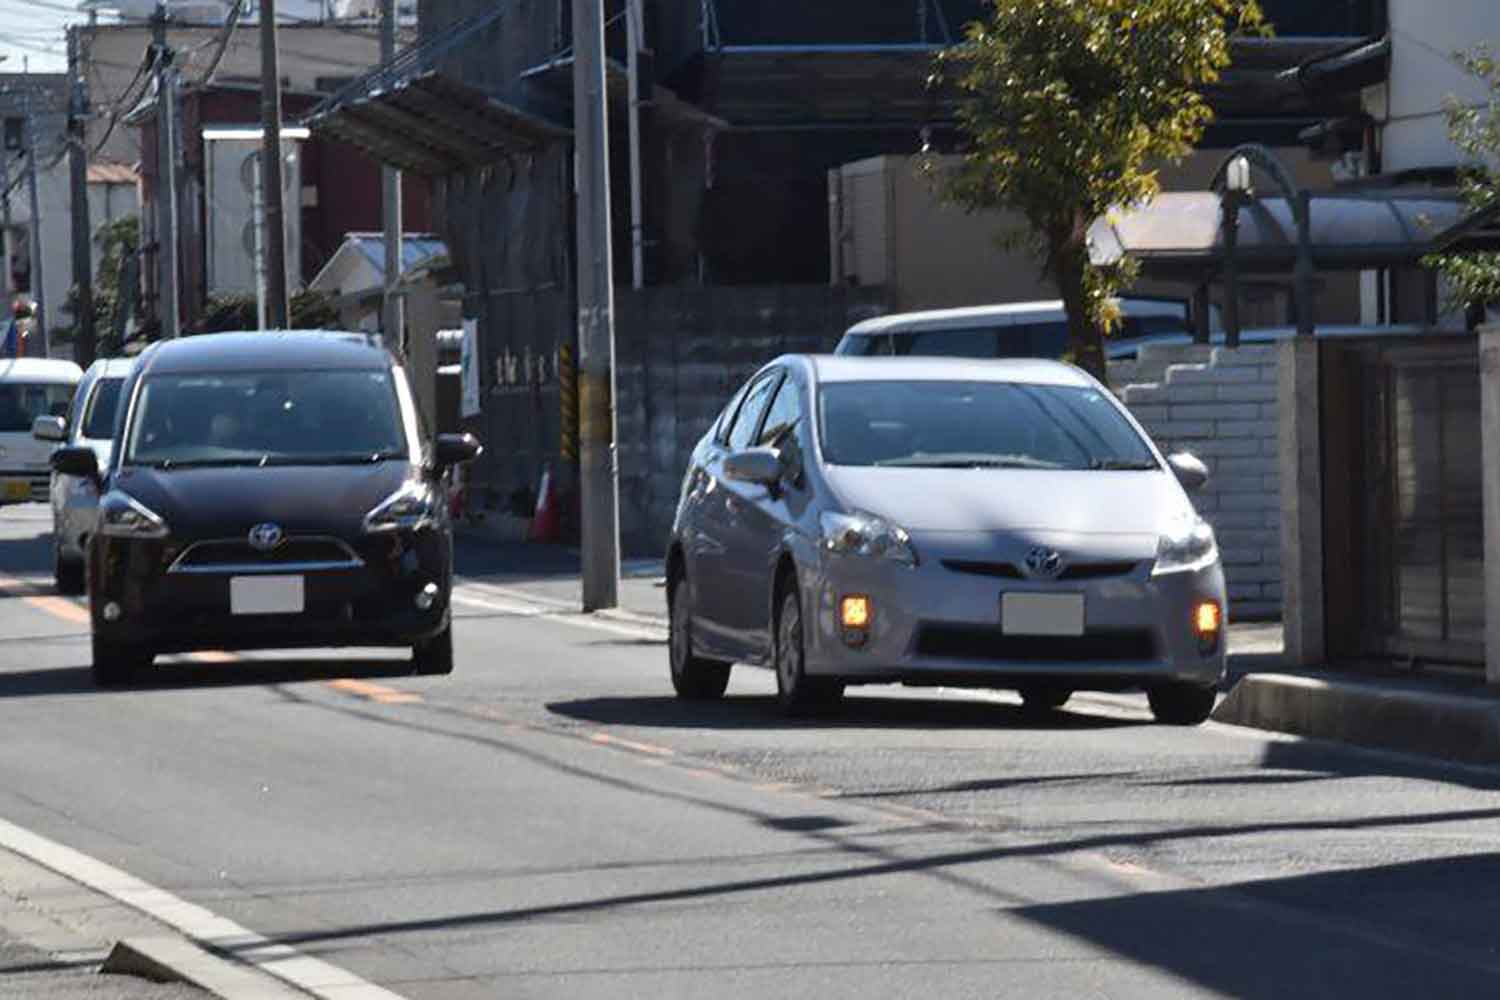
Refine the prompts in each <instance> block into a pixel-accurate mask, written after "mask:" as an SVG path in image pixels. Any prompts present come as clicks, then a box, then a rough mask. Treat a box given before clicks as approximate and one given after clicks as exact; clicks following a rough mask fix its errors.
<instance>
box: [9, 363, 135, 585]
mask: <svg viewBox="0 0 1500 1000" xmlns="http://www.w3.org/2000/svg"><path fill="white" fill-rule="evenodd" d="M134 364H135V359H133V358H110V359H107V360H100V361H95V362H94V363H93V364H92V365H90V366H89V369H88V371H86V372H84V373H83V380H82V381H81V382H79V383H78V390H77V392H75V393H74V395H73V404H72V406H71V407H70V408H69V411H68V415H67V416H66V417H55V416H51V415H48V416H45V417H37V418H36V420H35V421H33V422H32V425H31V435H32V437H34V438H36V439H37V440H38V441H45V442H48V443H49V444H50V445H54V446H55V445H67V446H86V447H89V448H92V449H94V454H96V455H97V456H98V458H99V467H100V468H107V467H108V466H109V456H110V449H111V443H112V441H113V438H114V433H115V416H116V415H117V413H118V412H119V403H120V390H121V388H122V387H123V386H124V384H125V376H126V375H128V374H129V373H130V369H131V368H132V367H133V366H134ZM49 495H50V500H51V504H52V576H53V579H54V580H55V581H56V584H57V589H58V591H59V592H60V593H63V594H81V593H83V590H84V566H83V562H84V553H86V552H87V551H88V540H89V536H90V535H92V534H93V532H94V522H95V519H96V518H97V517H98V514H99V491H98V490H97V489H95V488H94V481H93V480H92V479H88V478H84V477H79V476H69V475H65V474H63V473H61V472H53V473H52V483H51V487H50V490H49Z"/></svg>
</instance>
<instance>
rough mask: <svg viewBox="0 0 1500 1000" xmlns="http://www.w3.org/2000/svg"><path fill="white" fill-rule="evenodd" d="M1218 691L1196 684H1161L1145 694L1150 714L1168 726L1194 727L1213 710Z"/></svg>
mask: <svg viewBox="0 0 1500 1000" xmlns="http://www.w3.org/2000/svg"><path fill="white" fill-rule="evenodd" d="M1217 697H1218V691H1217V690H1215V689H1214V688H1211V687H1203V686H1201V685H1198V684H1184V683H1168V684H1161V685H1158V686H1156V687H1154V688H1152V689H1151V690H1150V691H1149V692H1147V698H1148V699H1149V700H1150V702H1151V714H1152V715H1154V716H1156V721H1157V722H1163V723H1166V724H1167V725H1169V726H1196V725H1198V724H1199V723H1201V722H1203V720H1205V719H1207V718H1208V715H1209V713H1210V712H1212V711H1213V710H1214V701H1215V699H1216V698H1217Z"/></svg>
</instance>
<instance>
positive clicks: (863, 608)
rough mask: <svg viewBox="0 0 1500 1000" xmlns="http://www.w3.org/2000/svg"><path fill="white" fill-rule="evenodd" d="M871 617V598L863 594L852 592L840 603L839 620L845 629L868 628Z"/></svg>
mask: <svg viewBox="0 0 1500 1000" xmlns="http://www.w3.org/2000/svg"><path fill="white" fill-rule="evenodd" d="M870 617H871V608H870V599H869V598H868V597H866V596H864V595H863V594H850V595H849V596H847V597H845V598H844V600H843V602H842V603H841V604H840V605H839V621H840V623H841V624H842V625H843V626H844V628H845V629H867V628H869V627H870Z"/></svg>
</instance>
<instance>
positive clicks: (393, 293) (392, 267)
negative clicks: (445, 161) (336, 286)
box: [380, 0, 406, 351]
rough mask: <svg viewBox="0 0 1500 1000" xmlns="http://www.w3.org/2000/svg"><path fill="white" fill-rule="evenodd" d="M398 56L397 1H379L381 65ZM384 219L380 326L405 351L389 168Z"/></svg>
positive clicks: (394, 186)
mask: <svg viewBox="0 0 1500 1000" xmlns="http://www.w3.org/2000/svg"><path fill="white" fill-rule="evenodd" d="M395 56H396V0H380V62H381V64H382V65H388V64H389V63H390V61H391V60H392V59H394V58H395ZM380 182H381V187H382V191H381V209H380V211H381V216H382V218H383V219H384V221H385V297H384V299H383V300H382V303H381V304H382V306H383V310H382V316H381V324H380V325H381V326H382V327H383V328H384V330H385V344H386V346H387V347H389V348H390V349H391V350H393V351H401V350H404V349H405V347H406V306H405V302H404V300H403V299H402V297H401V296H400V294H399V288H398V287H397V286H398V285H400V283H401V249H402V239H401V171H399V170H397V169H396V168H395V167H392V166H390V165H389V164H387V165H385V166H382V167H381V168H380Z"/></svg>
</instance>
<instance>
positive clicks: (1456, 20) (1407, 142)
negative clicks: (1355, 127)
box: [1365, 0, 1500, 173]
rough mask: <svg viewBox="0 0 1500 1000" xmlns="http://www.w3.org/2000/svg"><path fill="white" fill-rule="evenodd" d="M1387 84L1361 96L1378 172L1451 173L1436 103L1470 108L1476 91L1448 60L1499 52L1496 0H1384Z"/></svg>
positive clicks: (1453, 159) (1452, 155) (1451, 152)
mask: <svg viewBox="0 0 1500 1000" xmlns="http://www.w3.org/2000/svg"><path fill="white" fill-rule="evenodd" d="M1390 27H1391V76H1390V82H1389V83H1388V84H1386V85H1384V86H1381V87H1373V88H1371V89H1370V90H1369V91H1367V92H1366V94H1365V106H1366V109H1367V110H1368V111H1369V112H1370V114H1371V115H1372V116H1374V118H1375V119H1376V121H1377V122H1379V123H1381V124H1382V125H1383V127H1382V129H1381V134H1382V153H1381V158H1382V167H1383V170H1384V172H1386V173H1394V172H1397V171H1401V170H1410V169H1414V168H1419V167H1445V166H1453V165H1454V164H1455V163H1457V162H1458V152H1457V150H1456V149H1454V147H1453V144H1452V143H1451V142H1450V141H1449V139H1448V123H1447V120H1446V118H1445V117H1444V114H1443V102H1444V100H1445V99H1446V98H1448V97H1449V96H1450V95H1452V96H1457V97H1458V98H1459V99H1460V100H1463V101H1473V102H1478V101H1480V100H1483V99H1484V97H1485V91H1484V88H1483V86H1482V85H1480V84H1479V83H1478V81H1476V80H1475V79H1474V78H1473V77H1471V76H1469V75H1468V74H1467V73H1465V72H1464V70H1463V68H1462V67H1460V66H1459V65H1458V63H1457V62H1456V61H1455V60H1454V58H1453V56H1454V54H1455V53H1458V52H1463V51H1468V50H1470V49H1472V48H1474V47H1475V46H1477V45H1479V44H1481V43H1485V42H1488V43H1490V44H1491V45H1495V46H1500V3H1497V2H1496V0H1441V2H1440V3H1434V2H1433V0H1390Z"/></svg>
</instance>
